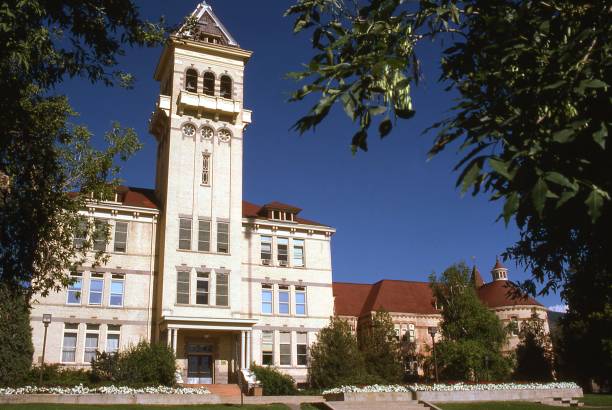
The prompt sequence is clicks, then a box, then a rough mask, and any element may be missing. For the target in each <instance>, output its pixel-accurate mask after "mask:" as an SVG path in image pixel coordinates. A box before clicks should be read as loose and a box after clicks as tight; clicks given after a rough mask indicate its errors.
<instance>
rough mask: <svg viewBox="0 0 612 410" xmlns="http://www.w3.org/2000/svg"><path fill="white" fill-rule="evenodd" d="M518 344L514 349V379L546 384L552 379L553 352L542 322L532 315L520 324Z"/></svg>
mask: <svg viewBox="0 0 612 410" xmlns="http://www.w3.org/2000/svg"><path fill="white" fill-rule="evenodd" d="M519 338H520V343H519V345H518V346H517V347H516V368H515V369H514V378H515V379H516V380H521V381H533V382H547V381H550V380H551V379H552V377H553V374H552V370H553V356H552V355H553V351H552V343H551V340H550V336H549V334H548V333H547V332H546V331H545V329H544V320H543V319H540V318H539V317H538V315H537V314H535V313H534V314H533V315H532V316H531V318H530V319H529V320H526V321H524V322H522V324H521V329H520V330H519Z"/></svg>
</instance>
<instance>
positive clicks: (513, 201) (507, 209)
mask: <svg viewBox="0 0 612 410" xmlns="http://www.w3.org/2000/svg"><path fill="white" fill-rule="evenodd" d="M518 207H519V196H518V193H516V192H513V193H511V194H510V195H508V197H507V198H506V203H505V204H504V211H503V215H504V222H505V223H506V226H507V225H508V223H509V222H510V218H512V215H514V214H515V213H516V211H517V210H518Z"/></svg>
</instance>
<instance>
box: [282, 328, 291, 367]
mask: <svg viewBox="0 0 612 410" xmlns="http://www.w3.org/2000/svg"><path fill="white" fill-rule="evenodd" d="M283 336H287V337H288V338H289V342H288V343H287V342H285V343H283ZM291 339H292V337H291V332H284V331H281V332H278V364H279V366H291V358H292V356H293V355H292V352H291V342H292V340H291ZM283 347H285V349H287V348H288V350H289V353H286V352H285V353H283ZM283 358H284V359H285V362H286V363H283ZM287 359H289V360H288V363H287Z"/></svg>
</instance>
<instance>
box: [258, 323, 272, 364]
mask: <svg viewBox="0 0 612 410" xmlns="http://www.w3.org/2000/svg"><path fill="white" fill-rule="evenodd" d="M261 364H263V365H264V366H271V365H273V364H274V332H270V331H267V330H264V331H263V332H261Z"/></svg>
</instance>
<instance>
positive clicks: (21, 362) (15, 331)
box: [0, 283, 34, 386]
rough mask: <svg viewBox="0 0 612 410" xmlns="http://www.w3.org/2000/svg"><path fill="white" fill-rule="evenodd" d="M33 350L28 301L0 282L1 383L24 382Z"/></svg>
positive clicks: (7, 384)
mask: <svg viewBox="0 0 612 410" xmlns="http://www.w3.org/2000/svg"><path fill="white" fill-rule="evenodd" d="M33 353H34V347H33V346H32V328H31V327H30V308H29V306H28V303H27V300H26V298H25V296H24V295H23V294H21V293H19V292H18V291H15V290H12V289H10V288H9V287H7V286H6V285H4V284H2V283H0V386H14V385H18V384H20V383H22V382H23V381H24V379H25V378H26V376H27V374H28V371H29V370H30V367H31V366H32V354H33Z"/></svg>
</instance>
